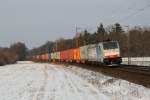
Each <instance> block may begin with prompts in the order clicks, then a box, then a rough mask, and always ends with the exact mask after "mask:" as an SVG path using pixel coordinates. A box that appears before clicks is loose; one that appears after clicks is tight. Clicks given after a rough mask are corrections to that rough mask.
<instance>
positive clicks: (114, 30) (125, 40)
mask: <svg viewBox="0 0 150 100" xmlns="http://www.w3.org/2000/svg"><path fill="white" fill-rule="evenodd" d="M106 40H115V41H119V44H120V48H121V54H122V56H124V57H125V56H134V57H137V56H150V52H149V50H150V28H140V27H135V28H132V29H130V30H128V31H124V29H123V28H122V26H121V25H120V24H119V23H116V24H114V25H112V26H109V27H107V28H104V26H103V24H100V25H99V26H98V27H97V31H96V32H94V33H90V32H88V31H87V30H84V32H80V33H77V34H76V36H75V37H73V38H72V39H63V38H61V39H58V40H56V41H55V42H52V41H49V42H47V43H46V44H44V45H42V46H41V47H38V48H34V49H32V50H31V51H30V54H31V55H36V54H42V53H46V52H53V51H61V50H65V49H70V48H76V47H80V46H83V45H88V44H93V43H98V42H102V41H106Z"/></svg>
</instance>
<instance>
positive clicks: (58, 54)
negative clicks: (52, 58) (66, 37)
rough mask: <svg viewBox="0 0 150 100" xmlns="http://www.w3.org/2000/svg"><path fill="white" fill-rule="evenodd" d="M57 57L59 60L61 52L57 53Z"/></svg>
mask: <svg viewBox="0 0 150 100" xmlns="http://www.w3.org/2000/svg"><path fill="white" fill-rule="evenodd" d="M56 59H57V60H59V59H60V52H57V53H56Z"/></svg>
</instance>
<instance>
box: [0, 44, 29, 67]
mask: <svg viewBox="0 0 150 100" xmlns="http://www.w3.org/2000/svg"><path fill="white" fill-rule="evenodd" d="M26 53H27V48H26V46H25V44H24V43H20V42H18V43H15V44H13V45H11V46H10V47H9V48H0V66H1V65H5V64H12V63H15V62H16V61H18V60H25V58H26Z"/></svg>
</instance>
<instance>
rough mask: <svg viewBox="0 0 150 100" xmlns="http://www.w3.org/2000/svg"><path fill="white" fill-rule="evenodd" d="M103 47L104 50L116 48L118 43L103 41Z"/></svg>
mask: <svg viewBox="0 0 150 100" xmlns="http://www.w3.org/2000/svg"><path fill="white" fill-rule="evenodd" d="M103 48H104V50H107V49H116V48H118V44H117V42H105V43H103Z"/></svg>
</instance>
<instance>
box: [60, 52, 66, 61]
mask: <svg viewBox="0 0 150 100" xmlns="http://www.w3.org/2000/svg"><path fill="white" fill-rule="evenodd" d="M60 60H61V61H64V60H65V59H64V51H60Z"/></svg>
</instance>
